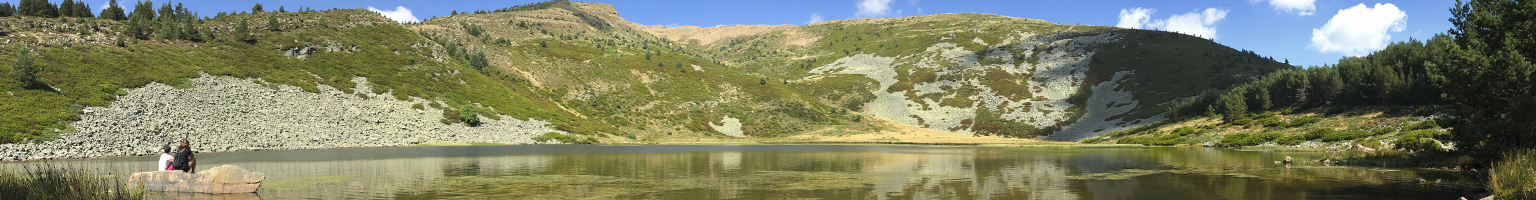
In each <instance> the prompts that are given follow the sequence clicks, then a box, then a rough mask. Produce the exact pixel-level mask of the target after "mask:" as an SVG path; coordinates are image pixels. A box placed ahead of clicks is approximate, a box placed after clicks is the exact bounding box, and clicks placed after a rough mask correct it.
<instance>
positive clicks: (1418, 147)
mask: <svg viewBox="0 0 1536 200" xmlns="http://www.w3.org/2000/svg"><path fill="white" fill-rule="evenodd" d="M1450 136H1451V134H1450V133H1448V132H1445V131H1438V130H1416V131H1411V132H1407V133H1403V134H1402V135H1399V136H1398V137H1397V141H1392V146H1395V147H1397V148H1398V149H1403V150H1409V151H1434V152H1439V151H1444V150H1445V149H1443V148H1440V141H1441V140H1446V139H1450Z"/></svg>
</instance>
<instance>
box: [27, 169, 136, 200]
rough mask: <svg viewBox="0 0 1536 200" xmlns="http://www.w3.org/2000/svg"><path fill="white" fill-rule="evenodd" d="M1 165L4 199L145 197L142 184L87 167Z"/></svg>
mask: <svg viewBox="0 0 1536 200" xmlns="http://www.w3.org/2000/svg"><path fill="white" fill-rule="evenodd" d="M24 168H25V169H16V168H10V167H7V168H0V199H145V193H144V190H143V189H140V188H130V187H127V184H124V183H122V182H121V180H120V179H117V178H102V177H98V176H97V175H96V174H94V173H92V172H91V171H90V170H87V169H83V168H71V167H58V166H51V165H38V166H28V167H24Z"/></svg>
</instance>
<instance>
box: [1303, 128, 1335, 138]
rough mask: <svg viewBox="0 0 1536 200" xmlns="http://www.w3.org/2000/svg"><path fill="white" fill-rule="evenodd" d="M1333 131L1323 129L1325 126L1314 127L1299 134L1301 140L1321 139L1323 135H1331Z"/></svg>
mask: <svg viewBox="0 0 1536 200" xmlns="http://www.w3.org/2000/svg"><path fill="white" fill-rule="evenodd" d="M1333 132H1334V131H1333V129H1325V128H1320V129H1314V130H1312V131H1310V132H1307V133H1304V134H1301V139H1302V140H1316V139H1322V138H1323V136H1327V135H1332V134H1333Z"/></svg>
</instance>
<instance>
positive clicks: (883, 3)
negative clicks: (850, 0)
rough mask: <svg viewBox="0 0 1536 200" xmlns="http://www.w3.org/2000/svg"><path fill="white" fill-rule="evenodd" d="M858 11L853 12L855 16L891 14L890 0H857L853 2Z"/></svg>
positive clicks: (869, 16) (870, 16) (871, 16)
mask: <svg viewBox="0 0 1536 200" xmlns="http://www.w3.org/2000/svg"><path fill="white" fill-rule="evenodd" d="M854 6H857V7H858V8H859V11H856V12H854V13H853V17H855V18H866V17H868V18H874V17H885V16H890V15H891V0H859V3H858V4H854Z"/></svg>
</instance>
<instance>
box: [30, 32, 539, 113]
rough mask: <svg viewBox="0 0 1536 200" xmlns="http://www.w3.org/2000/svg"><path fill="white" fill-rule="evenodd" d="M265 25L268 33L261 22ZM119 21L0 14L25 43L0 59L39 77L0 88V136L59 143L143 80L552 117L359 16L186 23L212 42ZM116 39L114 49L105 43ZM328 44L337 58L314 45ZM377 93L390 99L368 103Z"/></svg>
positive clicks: (409, 35)
mask: <svg viewBox="0 0 1536 200" xmlns="http://www.w3.org/2000/svg"><path fill="white" fill-rule="evenodd" d="M269 20H270V21H274V22H275V23H273V24H272V25H276V26H268V23H266V21H269ZM240 21H247V22H248V23H249V24H250V25H249V26H250V27H249V28H250V30H253V31H252V32H251V35H252V36H254V37H253V38H254V40H253V41H240V40H237V36H236V35H233V34H232V33H231V32H233V31H234V30H235V27H236V25H237V24H238V23H239V22H240ZM129 22H130V21H112V20H99V19H89V18H80V19H75V18H65V19H58V18H36V17H14V18H0V23H3V24H5V25H8V26H5V27H4V28H6V30H5V32H6V33H7V34H6V36H5V37H6V39H9V40H11V41H16V42H13V43H12V44H13V45H22V46H25V47H24V48H23V49H7V50H6V53H5V54H4V55H0V59H3V60H6V61H11V62H15V60H16V59H15V57H18V56H20V55H22V53H19V52H20V51H29V52H31V53H32V54H34V55H36V56H37V59H36V60H37V62H36V64H35V65H37V66H41V69H42V71H41V72H40V73H37V77H38V78H37V80H38V82H40V83H41V84H40V85H39V86H31V87H28V86H23V85H22V84H18V83H17V82H15V81H13V80H10V79H8V80H7V81H5V82H0V89H3V90H5V91H7V92H8V93H9V95H4V96H0V110H3V111H4V113H6V114H7V116H12V117H13V118H12V119H9V120H5V121H4V122H3V123H0V132H3V133H12V134H11V135H7V136H8V137H6V138H5V140H6V141H18V140H24V139H27V138H44V139H45V138H48V137H50V136H51V135H57V132H54V129H60V130H61V131H70V130H69V127H66V126H65V123H66V122H69V121H71V120H76V119H79V117H78V115H79V114H80V111H81V110H80V108H82V107H83V106H103V105H106V104H108V103H110V102H111V101H112V100H113V99H114V98H115V97H116V95H122V94H124V91H123V89H122V88H132V87H138V86H142V85H144V84H146V83H150V82H160V83H167V84H170V85H177V86H183V87H184V86H187V85H189V83H188V82H187V81H188V80H189V79H190V78H194V77H198V76H200V73H206V74H209V75H226V76H235V77H248V78H260V79H261V80H262V81H263V84H285V85H294V86H299V87H301V88H304V89H305V90H308V91H312V92H317V91H318V89H317V88H316V87H317V85H319V84H324V85H329V86H332V87H336V88H338V89H340V90H342V91H347V92H354V93H356V94H358V95H360V96H370V97H375V96H377V97H378V98H397V99H408V98H410V97H419V98H425V99H432V100H439V101H442V102H443V103H445V104H446V105H439V104H433V105H430V106H432V107H441V108H444V109H448V110H458V109H463V108H478V109H474V110H476V111H477V112H480V113H481V114H483V115H485V116H490V117H496V115H494V114H502V115H507V116H513V117H517V118H523V119H526V118H529V117H534V118H549V117H550V116H552V113H553V112H550V111H548V110H546V109H543V108H539V107H536V106H531V105H534V104H533V103H532V101H530V100H528V99H526V98H521V97H520V96H518V95H513V94H514V93H515V91H514V88H515V87H514V86H516V85H517V84H516V83H515V82H513V81H511V80H508V79H504V78H498V77H492V76H486V75H483V74H480V73H476V72H474V70H472V69H470V68H469V67H467V66H465V64H463V63H462V62H460V61H459V60H454V59H444V60H441V61H439V60H435V59H433V55H434V54H437V53H440V52H436V51H441V50H440V49H438V48H434V46H436V45H435V44H433V43H432V42H431V41H428V40H427V39H426V38H424V37H422V36H419V35H417V34H416V33H415V32H412V31H410V30H408V29H406V28H405V27H403V26H400V25H398V24H396V23H394V22H393V21H390V20H388V19H385V18H383V17H382V16H379V15H378V14H376V13H373V12H369V11H367V10H360V9H351V10H331V11H310V12H290V13H276V12H265V13H251V14H236V15H228V16H221V17H219V18H215V19H209V20H197V21H195V22H190V23H197V24H201V25H203V26H206V27H209V29H210V30H211V31H212V34H210V35H213V36H216V37H214V38H208V39H206V40H204V41H191V40H183V39H175V38H167V39H161V38H159V36H153V35H152V36H150V38H147V39H136V38H132V37H124V36H122V35H123V34H122V32H123V30H125V29H126V26H127V25H126V24H128V23H129ZM58 32H81V33H83V34H79V35H72V34H71V35H61V34H57V33H58ZM158 34H168V31H165V30H161V32H158ZM62 38H102V39H100V40H102V41H107V42H101V43H103V44H98V43H88V42H89V41H87V42H80V41H81V40H80V39H74V40H70V39H62ZM119 39H120V40H122V41H123V42H122V44H123V45H122V46H118V45H116V44H115V42H116V41H118V40H119ZM59 41H64V42H59ZM331 45H335V46H336V47H337V48H336V49H337V50H341V51H337V52H328V51H327V50H324V49H323V48H322V47H325V46H331ZM304 47H311V48H316V49H321V50H317V51H315V52H314V53H312V55H309V56H307V58H305V59H298V58H294V57H287V56H284V54H283V51H284V50H289V49H295V48H298V49H303V48H304ZM0 70H9V68H6V69H0ZM4 72H6V73H9V71H4ZM359 76H361V77H367V78H368V80H369V82H370V84H373V88H374V89H373V91H352V88H353V86H354V85H355V83H352V82H351V81H350V80H351V79H352V78H353V77H359ZM386 93H388V94H392V96H378V95H382V94H386ZM450 113H454V112H450ZM445 117H447V118H456V117H448V116H445ZM445 121H449V122H451V121H454V120H445Z"/></svg>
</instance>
